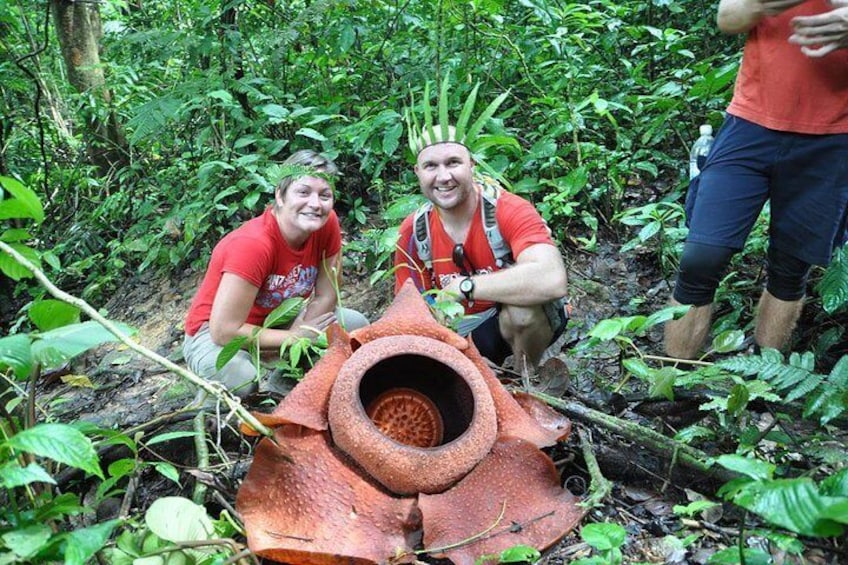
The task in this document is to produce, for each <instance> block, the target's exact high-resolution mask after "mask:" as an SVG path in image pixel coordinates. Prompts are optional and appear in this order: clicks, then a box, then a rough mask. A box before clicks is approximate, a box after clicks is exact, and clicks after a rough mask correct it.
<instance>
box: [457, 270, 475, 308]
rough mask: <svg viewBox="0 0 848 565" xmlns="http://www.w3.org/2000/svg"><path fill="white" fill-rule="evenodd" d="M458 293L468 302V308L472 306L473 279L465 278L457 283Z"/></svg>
mask: <svg viewBox="0 0 848 565" xmlns="http://www.w3.org/2000/svg"><path fill="white" fill-rule="evenodd" d="M459 292H461V293H462V294H463V296H465V300H467V301H468V305H469V306H474V298H473V297H472V295H473V294H474V279H472V278H471V277H465V278H464V279H462V280H461V281H459Z"/></svg>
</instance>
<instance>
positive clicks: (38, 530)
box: [0, 524, 53, 559]
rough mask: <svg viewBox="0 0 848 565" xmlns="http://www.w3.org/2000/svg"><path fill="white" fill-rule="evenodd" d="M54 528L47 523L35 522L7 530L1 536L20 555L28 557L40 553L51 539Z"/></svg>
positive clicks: (7, 545)
mask: <svg viewBox="0 0 848 565" xmlns="http://www.w3.org/2000/svg"><path fill="white" fill-rule="evenodd" d="M52 535H53V530H51V529H50V526H47V525H46V524H33V525H31V526H27V527H25V528H20V529H17V530H12V531H10V532H6V533H5V534H3V535H2V536H0V538H2V540H3V544H4V545H5V546H6V547H8V548H9V549H11V550H12V552H13V553H14V554H15V555H17V556H18V557H22V558H24V559H25V558H27V557H31V556H33V555H35V554H36V553H38V551H39V550H41V548H43V547H44V546H45V545H47V543H48V542H49V540H50V537H51V536H52Z"/></svg>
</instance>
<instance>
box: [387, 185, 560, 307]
mask: <svg viewBox="0 0 848 565" xmlns="http://www.w3.org/2000/svg"><path fill="white" fill-rule="evenodd" d="M482 205H483V201H482V198H480V201H479V202H478V204H477V210H476V211H475V212H474V217H473V220H472V222H471V229H470V230H469V231H468V236H467V237H466V240H465V241H464V242H463V247H464V248H465V257H466V258H467V259H468V261H469V263H470V266H471V267H473V268H474V274H478V275H483V274H486V273H491V272H494V271H497V270H499V267H498V266H497V265H496V264H495V255H494V253H492V248H491V246H490V245H489V241H488V240H487V239H486V233H485V231H483V218H482V217H481V213H480V206H482ZM414 217H415V214H412V215H410V216H408V217H407V218H406V219H405V220H404V221H403V223H402V224H401V226H400V238H399V239H398V247H397V250H396V251H395V267H397V269H396V270H395V292H396V293H397V292H398V291H400V288H401V287H402V286H403V283H405V282H406V279H408V278H412V280H413V282H415V285H416V286H417V287H418V289H419V290H421V291H422V292H423V291H425V290H430V289H431V288H433V283H434V282H435V285H436V287H437V288H444V287H445V286H447V285H448V284H450V281H451V280H452V279H454V278H456V277H459V276H461V274H460V271H459V267H457V266H456V265H455V264H454V262H453V248H454V246H455V243H454V241H453V240H452V239H451V237H450V236H449V235H448V234H447V232H445V228H444V226H443V225H442V222H441V219H440V218H439V214H438V213H437V209H436V208H435V207H434V208H433V210H432V211H431V212H430V214H429V217H430V244H431V247H432V258H433V273H432V276H431V273H430V272H429V271H427V270H426V269H425V268H424V264H423V263H421V261H420V259H419V258H418V252H417V250H416V248H415V241H414V240H413V238H412V222H413V219H414ZM495 218H496V220H497V223H498V229H499V230H500V232H501V235H502V236H503V238H504V240H505V241H506V242H507V244H508V245H509V248H510V250H511V251H512V256H513V258H514V259H518V257H519V256H520V255H521V252H522V251H524V250H525V249H527V248H528V247H530V246H531V245H535V244H537V243H547V244H549V245H553V244H554V243H553V240H551V236H550V232H549V230H548V227H547V226H546V225H545V221H544V220H543V219H542V217H541V216H540V215H539V213H538V212H537V211H536V208H534V207H533V205H532V204H531V203H530V202H528V201H527V200H524V199H523V198H521V197H520V196H516V195H515V194H511V193H509V192H506V191H501V194H500V196H499V197H498V205H497V209H496V215H495ZM463 304H464V305H465V313H466V314H477V313H479V312H483V311H484V310H487V309H489V308H491V307H492V306H494V303H492V302H487V301H483V300H475V301H474V306H472V307H469V306H468V304H467V303H466V302H465V301H463Z"/></svg>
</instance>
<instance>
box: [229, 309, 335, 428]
mask: <svg viewBox="0 0 848 565" xmlns="http://www.w3.org/2000/svg"><path fill="white" fill-rule="evenodd" d="M327 333H328V340H329V342H330V346H329V348H328V349H327V351H326V353H324V356H323V357H322V358H321V360H320V361H318V363H316V364H315V366H314V367H312V369H311V370H310V371H309V372H308V373H306V376H305V377H303V380H302V381H300V382H299V383H298V384H297V386H295V387H294V388H293V389H292V391H291V392H290V393H289V394H288V395H287V396H286V397H285V398H284V399H283V400H282V401H281V402H280V403H279V404H278V405H277V408H276V409H274V411H273V412H271V413H262V412H254V413H253V415H254V416H255V417H256V419H257V420H259V423H261V424H264V425H266V426H268V427H270V428H274V427H277V426H280V425H282V424H298V425H301V426H306V427H307V428H311V429H313V430H326V429H327V426H328V424H327V405H328V404H329V402H330V390H331V389H332V388H333V383H334V382H335V381H336V376H337V375H338V374H339V369H341V367H342V365H344V363H345V361H347V359H348V358H349V357H350V355H351V350H350V337H349V336H348V335H347V333H346V332H345V331H344V330H343V329H342V328H341V327H340V326H339V325H337V324H333V325H332V326H330V329H329V331H328V332H327ZM241 431H242V433H244V434H246V435H257V433H256V431H255V430H254V429H253V428H251V427H249V426H247V425H246V424H242V426H241Z"/></svg>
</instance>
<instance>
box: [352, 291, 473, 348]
mask: <svg viewBox="0 0 848 565" xmlns="http://www.w3.org/2000/svg"><path fill="white" fill-rule="evenodd" d="M390 335H420V336H425V337H431V338H433V339H436V340H438V341H441V342H444V343H447V344H448V345H451V346H453V347H455V348H457V349H460V350H462V349H465V348H466V347H468V343H467V342H466V341H465V340H464V339H463V338H461V337H459V336H458V335H457V334H456V333H454V332H452V331H451V330H449V329H448V328H446V327H444V326H442V325H440V324H439V323H438V322H437V321H436V319H435V318H433V315H432V314H431V313H430V309H429V308H428V307H427V303H426V302H424V299H423V298H422V297H421V293H420V292H418V289H417V288H415V284H414V283H413V282H412V281H411V280H407V281H406V282H405V283H404V285H403V287H402V288H401V290H400V292H399V293H398V294H397V296H395V299H394V301H393V302H392V304H391V305H390V306H389V307H388V308H387V309H386V313H385V314H383V316H382V317H381V318H380V319H379V320H377V321H376V322H374V323H373V324H371V325H370V326H365V327H364V328H359V329H358V330H354V331H353V332H351V334H350V337H351V339H352V340H353V341H354V342H358V343H361V344H365V343H368V342H369V341H374V340H375V339H377V338H381V337H386V336H390Z"/></svg>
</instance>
